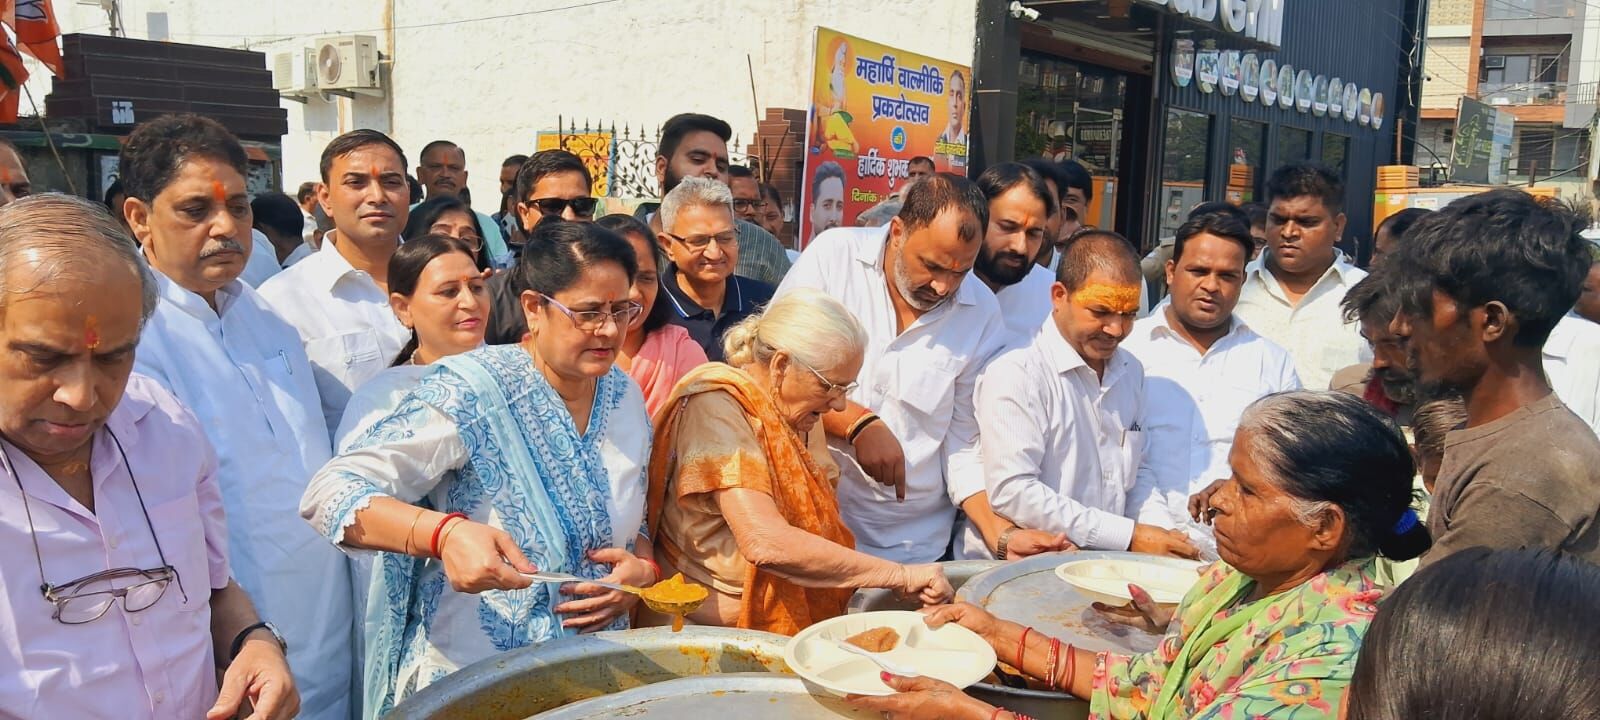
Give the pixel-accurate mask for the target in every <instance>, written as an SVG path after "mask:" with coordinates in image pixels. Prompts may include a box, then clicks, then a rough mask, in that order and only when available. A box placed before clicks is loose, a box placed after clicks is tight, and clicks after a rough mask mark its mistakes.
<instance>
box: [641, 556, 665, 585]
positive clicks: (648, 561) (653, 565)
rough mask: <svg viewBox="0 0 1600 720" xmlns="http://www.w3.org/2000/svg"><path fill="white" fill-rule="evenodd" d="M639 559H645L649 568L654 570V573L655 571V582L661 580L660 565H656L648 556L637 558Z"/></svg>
mask: <svg viewBox="0 0 1600 720" xmlns="http://www.w3.org/2000/svg"><path fill="white" fill-rule="evenodd" d="M639 559H640V560H643V561H645V563H646V564H648V565H649V566H650V569H651V570H654V571H655V573H656V582H661V566H660V565H657V564H656V561H654V560H651V559H650V558H639Z"/></svg>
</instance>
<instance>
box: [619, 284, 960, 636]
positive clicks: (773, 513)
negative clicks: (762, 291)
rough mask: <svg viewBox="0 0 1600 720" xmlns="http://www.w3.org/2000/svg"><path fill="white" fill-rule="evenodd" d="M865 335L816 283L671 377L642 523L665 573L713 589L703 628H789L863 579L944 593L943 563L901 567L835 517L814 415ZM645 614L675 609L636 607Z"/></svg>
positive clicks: (829, 403) (806, 621)
mask: <svg viewBox="0 0 1600 720" xmlns="http://www.w3.org/2000/svg"><path fill="white" fill-rule="evenodd" d="M865 342H866V334H865V332H864V331H863V330H862V329H861V326H860V324H859V323H857V322H856V319H855V318H854V317H852V316H851V315H850V312H849V311H848V310H846V309H845V308H844V306H842V305H840V304H839V303H838V302H837V301H835V300H833V299H832V298H829V297H828V296H826V295H824V294H822V293H820V292H814V291H807V292H796V293H791V294H789V295H786V296H784V297H782V298H780V299H778V300H774V301H773V302H772V304H771V305H769V306H768V307H767V309H766V310H765V311H764V312H762V313H761V314H760V315H755V316H752V317H750V318H748V319H746V320H745V321H744V322H742V323H740V324H739V325H736V326H734V327H733V328H730V329H729V330H728V332H727V334H726V335H725V336H724V338H723V344H724V349H725V350H726V357H727V360H728V364H723V363H708V364H706V365H702V366H700V367H699V368H696V369H695V370H693V371H691V372H690V373H689V374H688V375H686V376H685V377H684V378H683V380H682V381H680V382H679V383H678V386H677V388H676V389H675V390H674V391H673V394H672V397H671V399H670V400H668V402H667V404H666V405H665V407H663V408H662V410H661V412H659V413H657V415H656V437H655V442H654V444H653V446H652V450H651V457H650V470H649V475H650V494H649V506H648V521H649V528H650V535H651V537H653V538H656V548H657V549H656V559H657V560H658V561H660V564H661V571H662V573H663V576H668V575H671V574H672V573H674V572H682V573H683V574H684V576H685V577H686V578H688V579H689V580H691V581H693V582H696V583H699V584H701V585H705V586H707V587H708V588H710V590H711V598H710V599H709V600H708V601H707V602H706V603H705V604H703V605H701V606H700V609H699V610H697V611H695V612H694V613H692V614H690V615H689V617H688V621H689V622H691V623H696V624H701V625H718V626H724V627H741V628H750V629H755V630H764V631H767V632H775V633H781V634H786V635H792V634H794V633H796V632H798V631H799V630H801V629H803V628H805V627H806V626H808V625H811V624H812V623H815V622H818V621H821V620H826V619H828V618H831V617H835V616H838V615H841V614H843V613H844V611H845V603H846V602H847V601H848V600H849V598H850V595H851V593H853V592H854V591H855V590H856V589H858V588H866V587H876V588H889V589H892V590H895V591H896V592H898V593H900V594H901V595H903V596H914V597H919V598H920V599H921V600H922V602H923V603H925V604H929V605H933V604H938V603H941V602H944V601H946V600H948V599H949V598H950V596H951V594H952V590H951V588H950V583H949V582H948V581H946V580H945V578H944V573H943V572H942V571H941V570H940V569H939V566H938V565H935V564H927V565H900V564H898V563H894V562H890V561H887V560H882V559H879V558H876V557H873V556H871V555H867V554H865V553H861V552H857V551H856V550H855V549H854V546H855V539H854V537H853V536H852V535H851V534H850V530H849V528H846V527H845V525H844V521H843V520H842V519H841V518H840V516H839V506H838V501H837V500H836V498H835V495H834V483H835V482H837V480H838V476H839V471H838V466H837V465H835V464H834V461H833V459H832V458H831V457H830V456H829V453H828V446H827V443H826V441H825V440H824V438H823V433H822V425H821V423H820V422H819V420H820V418H821V415H822V414H823V413H825V412H828V411H829V410H830V409H837V408H839V407H842V405H843V403H844V397H845V395H846V393H848V392H849V390H850V388H851V387H852V386H853V385H854V384H855V378H856V374H857V373H859V372H860V370H861V360H862V349H863V345H864V344H865ZM640 612H641V617H640V618H639V623H638V624H641V625H660V624H666V623H667V622H670V618H667V617H665V616H657V615H653V614H652V613H649V612H648V611H646V610H642V609H641V611H640Z"/></svg>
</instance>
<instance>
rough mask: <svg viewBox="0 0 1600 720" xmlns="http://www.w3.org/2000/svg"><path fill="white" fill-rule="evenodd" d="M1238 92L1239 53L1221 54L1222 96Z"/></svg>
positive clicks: (1236, 51) (1233, 51) (1235, 51)
mask: <svg viewBox="0 0 1600 720" xmlns="http://www.w3.org/2000/svg"><path fill="white" fill-rule="evenodd" d="M1236 92H1239V51H1238V50H1229V51H1227V52H1224V53H1222V94H1223V95H1230V96H1231V95H1233V94H1234V93H1236Z"/></svg>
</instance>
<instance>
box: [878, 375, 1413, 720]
mask: <svg viewBox="0 0 1600 720" xmlns="http://www.w3.org/2000/svg"><path fill="white" fill-rule="evenodd" d="M1228 459H1229V462H1230V464H1231V465H1232V467H1233V477H1231V478H1229V479H1228V480H1227V481H1226V482H1224V483H1221V484H1220V485H1218V486H1213V489H1214V492H1213V493H1211V494H1209V495H1205V494H1202V495H1201V496H1196V498H1195V502H1194V503H1192V505H1193V506H1194V507H1193V508H1192V509H1194V510H1196V511H1197V513H1199V514H1202V515H1204V516H1205V517H1206V518H1207V519H1210V520H1212V522H1213V525H1214V527H1215V529H1216V537H1217V551H1218V554H1219V555H1221V557H1222V562H1220V563H1217V564H1215V565H1213V566H1211V567H1210V568H1208V569H1207V570H1205V571H1204V573H1203V574H1202V577H1201V580H1200V582H1198V583H1196V584H1195V586H1194V588H1192V589H1191V590H1190V591H1189V594H1188V595H1187V596H1186V597H1185V598H1184V599H1183V603H1182V604H1181V605H1179V606H1178V611H1177V614H1176V616H1175V617H1172V618H1163V617H1159V613H1158V612H1156V609H1155V608H1154V607H1153V606H1150V605H1148V604H1146V603H1139V605H1141V608H1140V613H1141V614H1142V615H1143V616H1144V617H1143V622H1145V623H1147V624H1148V625H1149V626H1150V627H1152V628H1160V627H1165V628H1166V637H1165V639H1164V640H1163V641H1162V642H1161V645H1160V646H1159V647H1158V648H1157V649H1156V650H1155V651H1153V652H1150V653H1145V654H1142V655H1131V656H1130V655H1118V654H1114V653H1109V652H1105V653H1098V654H1096V653H1090V652H1087V651H1083V650H1078V649H1076V648H1073V647H1072V646H1070V645H1065V644H1062V643H1060V642H1059V641H1057V640H1054V639H1051V638H1047V637H1044V636H1042V635H1040V634H1038V633H1035V632H1032V631H1030V630H1029V629H1027V628H1024V627H1023V626H1021V625H1017V624H1015V623H1010V622H1005V621H1003V620H999V619H998V618H995V617H994V616H992V615H989V614H988V613H987V612H985V611H983V610H982V609H980V608H977V607H974V606H972V605H953V606H946V607H942V608H938V609H935V610H933V611H932V612H931V613H930V614H929V617H928V624H929V625H930V626H935V627H937V626H940V625H943V624H945V623H948V622H955V623H959V624H961V625H963V626H965V627H967V628H969V629H971V630H973V631H974V632H977V633H978V634H979V635H981V636H983V637H984V639H986V640H988V641H989V643H990V644H991V645H993V646H994V649H995V652H996V653H997V654H998V655H999V656H1000V657H1001V658H1002V659H1006V660H1007V662H1014V661H1013V660H1012V659H1014V658H1018V657H1021V658H1022V664H1023V667H1022V668H1020V669H1021V670H1023V671H1024V672H1025V673H1027V674H1028V675H1030V676H1032V677H1034V678H1037V679H1039V680H1040V681H1042V682H1043V683H1044V684H1045V685H1047V686H1049V687H1056V688H1062V689H1064V690H1066V691H1068V692H1070V693H1072V694H1073V695H1075V696H1077V697H1080V698H1083V699H1085V700H1088V701H1089V703H1090V706H1091V711H1090V717H1091V718H1092V719H1093V720H1146V719H1148V720H1179V719H1188V718H1198V719H1202V720H1231V719H1233V718H1238V719H1239V720H1255V719H1257V718H1268V719H1270V720H1299V719H1302V718H1304V719H1320V718H1333V717H1335V716H1336V715H1337V713H1338V709H1339V705H1340V702H1341V701H1342V699H1343V696H1344V691H1345V688H1346V686H1348V684H1349V682H1350V676H1351V673H1352V672H1353V670H1354V668H1355V660H1356V654H1357V652H1358V651H1359V650H1360V648H1361V637H1362V635H1363V634H1364V633H1365V632H1366V629H1367V626H1368V624H1369V623H1370V622H1371V620H1372V616H1373V613H1374V612H1375V611H1376V609H1377V602H1378V600H1379V598H1380V596H1381V595H1382V593H1383V590H1382V588H1381V586H1380V585H1378V584H1377V583H1376V582H1375V578H1374V572H1373V566H1374V561H1375V559H1376V558H1377V557H1378V556H1380V555H1381V556H1382V557H1387V558H1390V559H1394V560H1406V559H1410V558H1412V557H1416V556H1417V555H1420V554H1421V553H1422V552H1423V551H1425V550H1427V548H1428V546H1429V539H1428V534H1427V530H1426V529H1425V528H1424V527H1423V526H1422V525H1421V523H1419V522H1417V518H1416V514H1415V512H1414V511H1412V510H1411V508H1410V503H1411V478H1412V475H1413V473H1414V467H1413V465H1412V460H1411V454H1410V452H1409V451H1408V449H1407V447H1406V443H1405V440H1404V439H1403V438H1402V437H1401V435H1400V432H1399V430H1398V429H1396V428H1395V427H1394V426H1393V425H1392V424H1391V422H1390V421H1389V420H1388V419H1386V418H1384V417H1383V416H1382V415H1380V414H1379V413H1378V412H1377V411H1375V410H1373V409H1372V408H1371V407H1369V406H1368V405H1366V404H1365V403H1364V402H1363V401H1361V399H1360V398H1356V397H1354V396H1350V395H1344V394H1341V393H1336V392H1292V393H1282V394H1278V395H1270V396H1267V397H1265V398H1262V399H1261V400H1258V401H1257V402H1256V403H1254V404H1253V405H1251V406H1250V407H1249V408H1248V409H1247V410H1246V411H1245V413H1244V417H1243V418H1242V419H1241V421H1240V423H1239V429H1238V433H1237V434H1236V436H1235V440H1234V444H1233V451H1232V453H1231V454H1230V456H1229V458H1228ZM1135 595H1136V596H1139V595H1142V593H1135ZM1145 597H1146V598H1147V596H1145ZM1024 642H1025V643H1026V648H1023V647H1022V644H1023V643H1024ZM889 684H890V685H891V686H893V687H895V688H896V689H898V690H900V691H901V692H900V694H898V695H893V696H889V697H883V698H853V699H852V700H853V701H854V702H856V703H857V704H858V705H860V706H862V707H867V708H872V709H876V710H880V711H882V712H884V713H885V714H886V716H887V717H890V718H894V719H895V720H923V719H929V720H931V719H932V718H942V719H953V720H961V719H962V718H973V719H974V720H992V719H993V718H1002V719H1006V720H1009V719H1010V718H1013V717H1023V716H1020V715H1014V714H1012V713H1010V712H1007V711H1005V710H1003V709H1000V708H995V707H993V706H990V705H987V704H985V703H982V702H979V701H977V700H975V699H972V698H969V697H967V696H965V695H962V694H961V693H960V692H959V691H958V690H956V689H955V688H953V687H951V686H949V685H945V684H942V683H939V682H938V681H934V680H929V679H926V678H890V679H889Z"/></svg>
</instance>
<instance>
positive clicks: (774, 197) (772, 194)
mask: <svg viewBox="0 0 1600 720" xmlns="http://www.w3.org/2000/svg"><path fill="white" fill-rule="evenodd" d="M761 199H763V200H766V201H767V202H769V203H772V204H773V205H774V206H775V207H777V208H779V210H780V212H781V210H782V208H783V195H782V194H780V193H779V192H778V188H776V187H773V185H772V184H771V183H761Z"/></svg>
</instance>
